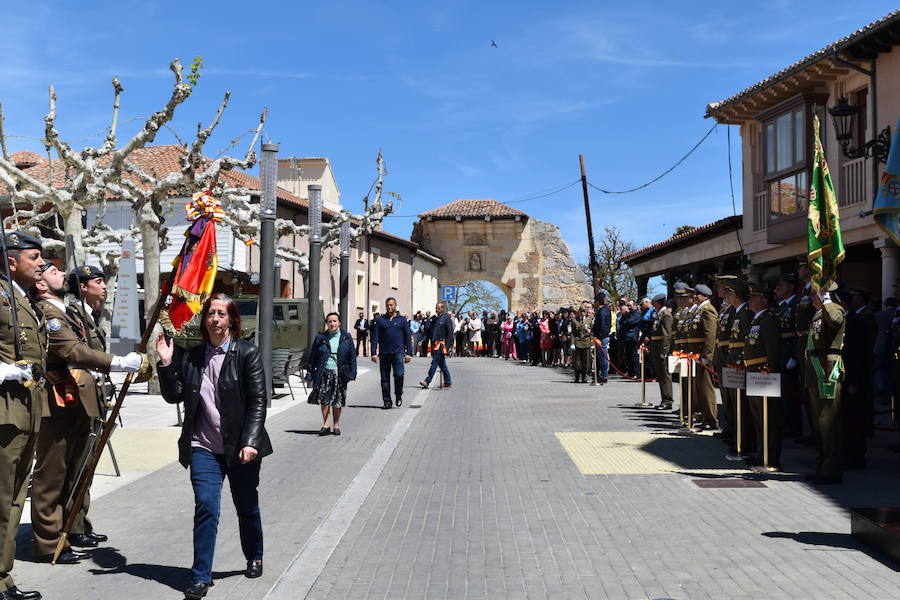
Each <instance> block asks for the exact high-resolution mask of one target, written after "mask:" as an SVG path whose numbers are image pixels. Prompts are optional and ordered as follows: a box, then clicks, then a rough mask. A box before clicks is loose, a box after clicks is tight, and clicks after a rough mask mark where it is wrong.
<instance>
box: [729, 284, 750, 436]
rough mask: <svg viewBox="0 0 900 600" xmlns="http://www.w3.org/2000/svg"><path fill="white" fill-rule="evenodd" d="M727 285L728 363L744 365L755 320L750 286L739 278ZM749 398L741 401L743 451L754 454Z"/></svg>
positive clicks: (735, 412)
mask: <svg viewBox="0 0 900 600" xmlns="http://www.w3.org/2000/svg"><path fill="white" fill-rule="evenodd" d="M725 285H726V287H727V288H728V290H729V296H728V297H729V301H730V302H731V306H733V307H734V320H733V321H732V322H731V333H730V335H729V342H728V358H727V360H728V364H731V365H736V366H739V367H743V364H744V346H745V344H746V343H745V341H744V340H745V339H746V338H747V334H748V333H749V332H750V321H752V320H753V311H752V310H750V306H748V304H747V298H748V297H749V296H748V291H749V289H748V287H747V282H746V281H741V280H739V279H734V280H732V281H728V282H726V283H725ZM732 393H733V394H734V395H733V396H732V397H733V398H734V399H735V404H734V405H733V409H734V415H733V418H734V423H735V433H736V432H737V429H736V428H737V420H738V413H737V392H736V391H733V392H732ZM749 404H750V403H749V402H748V401H747V398H746V397H745V398H744V399H743V401H742V402H741V414H740V420H741V452H742V453H745V454H747V453H749V454H752V453H753V452H756V436H755V433H754V432H755V429H754V428H753V420H752V416H751V414H750V406H749ZM736 442H737V440H736V438H735V439H733V440H732V442H731V447H730V448H729V449H728V451H729V452H730V453H731V454H737V445H736Z"/></svg>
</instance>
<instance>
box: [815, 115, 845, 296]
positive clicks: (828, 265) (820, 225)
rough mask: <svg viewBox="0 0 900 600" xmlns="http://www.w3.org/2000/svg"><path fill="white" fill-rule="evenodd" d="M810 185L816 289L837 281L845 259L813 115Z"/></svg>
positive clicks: (833, 198) (826, 167)
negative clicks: (840, 267)
mask: <svg viewBox="0 0 900 600" xmlns="http://www.w3.org/2000/svg"><path fill="white" fill-rule="evenodd" d="M813 137H814V139H815V148H814V150H813V172H812V185H811V186H810V188H809V213H808V217H807V230H808V240H807V248H808V260H809V266H810V268H811V269H812V284H813V287H814V288H815V289H817V290H818V289H819V288H825V289H828V287H829V284H830V283H832V282H837V268H838V265H839V264H841V263H842V262H843V261H844V242H843V240H842V239H841V218H840V215H839V214H838V203H837V195H835V193H834V185H833V184H832V182H831V172H830V171H829V170H828V163H827V162H825V149H824V148H823V147H822V139H821V138H820V137H819V117H818V116H815V117H813Z"/></svg>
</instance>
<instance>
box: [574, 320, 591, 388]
mask: <svg viewBox="0 0 900 600" xmlns="http://www.w3.org/2000/svg"><path fill="white" fill-rule="evenodd" d="M589 311H590V305H588V306H584V305H582V306H581V307H579V308H578V311H577V312H576V313H575V315H574V317H575V318H573V319H572V322H571V329H572V334H571V338H572V343H571V346H570V349H571V350H572V368H573V370H574V371H575V383H587V382H588V380H587V373H588V367H589V366H590V363H591V344H593V343H594V336H593V335H592V334H591V325H592V323H591V320H590V318H589V317H588V312H589Z"/></svg>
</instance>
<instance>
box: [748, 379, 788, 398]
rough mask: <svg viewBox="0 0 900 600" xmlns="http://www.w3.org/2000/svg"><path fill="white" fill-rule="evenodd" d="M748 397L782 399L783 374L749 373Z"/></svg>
mask: <svg viewBox="0 0 900 600" xmlns="http://www.w3.org/2000/svg"><path fill="white" fill-rule="evenodd" d="M747 395H748V396H765V397H767V398H780V397H781V373H747Z"/></svg>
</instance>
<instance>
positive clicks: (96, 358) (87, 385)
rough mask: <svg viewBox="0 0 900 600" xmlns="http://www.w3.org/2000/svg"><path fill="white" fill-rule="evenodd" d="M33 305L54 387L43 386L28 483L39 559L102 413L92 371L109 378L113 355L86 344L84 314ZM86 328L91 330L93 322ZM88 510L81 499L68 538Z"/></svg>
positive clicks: (50, 546)
mask: <svg viewBox="0 0 900 600" xmlns="http://www.w3.org/2000/svg"><path fill="white" fill-rule="evenodd" d="M38 304H39V306H40V308H41V310H42V311H43V313H44V322H45V325H46V329H47V335H48V338H49V350H48V353H47V379H48V382H49V383H50V384H55V385H53V388H50V387H49V386H48V393H47V394H46V395H45V400H44V406H43V414H44V419H43V423H42V425H41V432H40V434H39V435H38V441H37V452H36V458H37V462H36V464H35V467H34V475H33V477H32V484H31V486H32V492H31V496H32V503H31V519H32V531H33V547H32V551H33V553H34V554H35V555H36V556H44V555H46V554H50V553H52V552H53V551H54V550H55V548H56V544H57V542H58V540H59V535H60V532H61V531H62V528H63V524H64V522H65V519H66V514H65V504H66V502H67V501H68V499H69V496H70V495H71V494H72V493H73V491H74V487H75V485H76V483H77V481H76V478H77V475H78V472H77V471H78V462H79V460H80V458H81V456H82V454H83V453H84V451H85V447H86V446H87V443H88V440H89V436H90V432H91V423H92V420H93V419H96V418H99V417H100V415H101V414H102V409H101V407H100V403H101V402H102V401H103V397H102V393H101V390H100V388H99V386H98V385H97V381H96V380H95V378H94V375H93V374H92V373H91V371H100V372H104V373H108V372H109V368H110V364H111V362H112V356H111V355H109V354H106V353H105V352H103V351H101V350H95V349H94V348H92V347H91V346H90V345H89V344H88V339H90V338H89V337H88V333H87V332H88V326H89V325H88V323H86V322H85V321H83V320H82V318H81V316H82V314H83V313H81V312H80V311H78V310H72V309H71V308H70V309H69V310H66V309H64V308H63V307H62V306H61V304H62V303H61V302H59V303H57V302H53V301H51V300H46V299H45V300H41V301H40V302H39V303H38ZM90 323H91V325H93V320H91V322H90ZM95 343H97V344H98V345H99V343H98V342H96V341H95ZM67 394H68V395H69V398H68V399H69V402H67V401H66V396H67ZM74 396H77V397H74ZM89 506H90V498H89V496H85V500H84V505H83V506H82V508H81V510H80V511H79V514H78V516H77V517H76V519H75V521H74V522H73V525H72V531H71V533H84V532H85V529H86V523H85V520H86V514H87V511H88V508H89Z"/></svg>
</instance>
